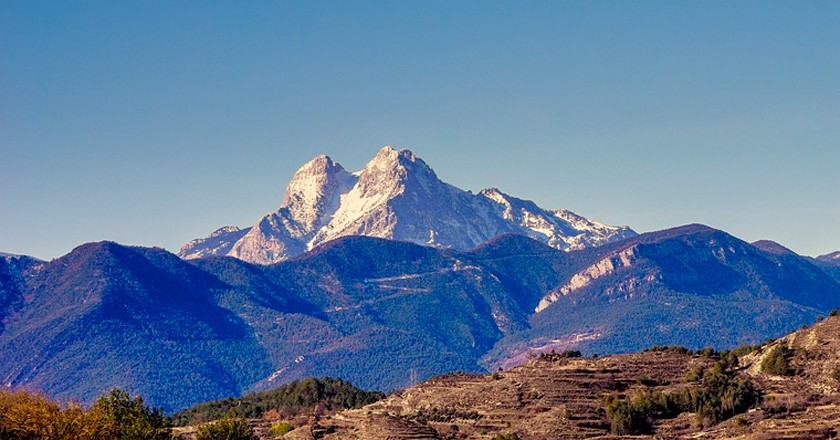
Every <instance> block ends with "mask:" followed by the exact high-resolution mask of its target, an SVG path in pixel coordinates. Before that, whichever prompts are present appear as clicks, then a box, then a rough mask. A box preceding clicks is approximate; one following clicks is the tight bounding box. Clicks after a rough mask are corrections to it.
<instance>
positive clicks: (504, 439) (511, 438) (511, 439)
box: [490, 432, 519, 440]
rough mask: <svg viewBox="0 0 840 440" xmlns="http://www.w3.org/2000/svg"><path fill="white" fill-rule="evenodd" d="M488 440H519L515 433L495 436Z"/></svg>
mask: <svg viewBox="0 0 840 440" xmlns="http://www.w3.org/2000/svg"><path fill="white" fill-rule="evenodd" d="M490 440H519V435H517V434H516V433H515V432H511V433H507V434H496V435H494V436H493V438H492V439H490Z"/></svg>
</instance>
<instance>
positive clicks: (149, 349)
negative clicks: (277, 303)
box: [0, 242, 271, 409]
mask: <svg viewBox="0 0 840 440" xmlns="http://www.w3.org/2000/svg"><path fill="white" fill-rule="evenodd" d="M16 282H17V283H18V285H19V286H20V287H19V292H20V293H19V296H18V299H17V301H16V307H14V310H13V312H12V313H8V314H7V316H6V319H5V321H4V323H5V329H4V330H3V332H2V334H0V347H2V349H0V378H2V383H3V384H4V385H6V386H10V387H17V386H25V387H27V388H30V389H33V388H34V389H39V390H44V391H46V392H48V393H50V394H52V395H55V396H59V397H63V398H64V397H68V398H69V397H72V398H74V399H79V400H81V401H84V402H88V403H89V402H91V401H92V400H93V399H95V398H96V397H98V396H99V394H100V393H102V392H103V391H107V390H109V389H111V388H113V387H122V388H124V389H127V390H129V391H131V392H140V393H142V394H143V395H144V396H147V399H148V400H149V401H150V402H154V403H155V404H157V405H163V406H164V407H165V408H167V409H172V408H175V407H180V406H183V405H186V404H189V403H192V402H194V401H195V400H196V399H201V400H204V399H212V398H219V397H222V396H228V395H234V394H238V393H240V392H241V385H240V384H242V383H251V382H254V381H256V380H258V379H260V378H262V377H264V376H265V375H267V374H269V373H270V371H271V370H270V368H269V365H268V364H267V362H266V355H265V351H264V349H263V348H262V347H261V346H260V345H259V342H258V341H257V339H256V337H255V335H254V333H253V331H251V330H250V328H249V327H248V326H247V324H246V323H245V322H244V321H243V319H242V318H241V317H240V316H237V315H236V314H234V313H233V312H231V311H230V310H227V309H224V308H223V307H220V306H219V304H218V303H217V298H216V294H217V292H218V291H219V290H220V289H222V288H223V287H224V285H223V284H222V283H221V282H220V281H218V280H217V279H216V278H215V277H213V276H212V275H210V274H207V273H205V272H203V271H201V270H199V269H197V268H195V267H194V266H192V265H190V264H187V263H185V262H184V261H183V260H181V259H180V258H178V257H177V256H175V255H173V254H170V253H168V252H166V251H164V250H162V249H145V248H129V247H125V246H120V245H117V244H115V243H110V242H101V243H89V244H85V245H82V246H80V247H78V248H76V249H74V250H73V251H72V252H71V253H70V254H68V255H66V256H64V257H61V258H59V259H56V260H53V261H51V262H46V263H43V264H40V265H38V266H37V267H36V270H29V271H26V272H25V273H24V274H22V276H18V278H17V280H16ZM183 384H187V386H186V387H185V386H183Z"/></svg>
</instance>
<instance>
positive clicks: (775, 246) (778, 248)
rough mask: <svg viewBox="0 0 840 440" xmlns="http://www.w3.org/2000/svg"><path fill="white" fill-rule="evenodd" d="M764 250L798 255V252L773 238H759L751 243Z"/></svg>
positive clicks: (779, 253) (774, 253)
mask: <svg viewBox="0 0 840 440" xmlns="http://www.w3.org/2000/svg"><path fill="white" fill-rule="evenodd" d="M750 244H751V245H753V246H755V247H756V248H758V249H761V250H762V251H764V252H769V253H771V254H773V255H796V252H794V251H792V250H790V249H788V248H786V247H784V246H782V245H781V244H779V243H776V242H775V241H772V240H758V241H754V242H752V243H750Z"/></svg>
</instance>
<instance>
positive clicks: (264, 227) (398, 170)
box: [179, 147, 636, 264]
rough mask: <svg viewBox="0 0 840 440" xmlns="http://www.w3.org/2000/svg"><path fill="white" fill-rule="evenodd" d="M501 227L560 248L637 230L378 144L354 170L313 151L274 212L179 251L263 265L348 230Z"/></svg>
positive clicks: (463, 236) (446, 241) (495, 232)
mask: <svg viewBox="0 0 840 440" xmlns="http://www.w3.org/2000/svg"><path fill="white" fill-rule="evenodd" d="M506 233H520V234H525V235H528V236H529V237H531V238H534V239H536V240H538V241H541V242H543V243H546V244H548V245H549V246H551V247H553V248H556V249H561V250H576V249H583V248H587V247H592V246H597V245H600V244H604V243H608V242H611V241H615V240H619V239H622V238H626V237H630V236H634V235H636V234H635V232H633V230H631V229H630V228H628V227H626V226H621V227H616V226H608V225H604V224H601V223H598V222H594V221H590V220H587V219H586V218H584V217H581V216H579V215H577V214H575V213H573V212H571V211H568V210H564V209H556V210H547V209H543V208H540V207H539V206H537V205H536V204H535V203H533V202H531V201H528V200H522V199H518V198H515V197H512V196H509V195H507V194H505V193H503V192H501V191H499V190H498V189H496V188H491V189H485V190H483V191H481V192H479V193H478V194H473V193H472V192H469V191H464V190H461V189H458V188H456V187H454V186H452V185H450V184H447V183H445V182H443V181H441V180H440V179H439V178H438V176H437V175H436V174H435V172H434V171H433V170H432V169H431V168H430V167H429V166H428V165H427V164H426V163H425V162H424V161H423V160H422V159H420V158H419V157H417V156H415V155H414V153H412V152H411V151H409V150H395V149H393V148H391V147H384V148H382V149H381V150H380V151H379V152H378V153H377V154H376V156H375V157H374V158H373V159H372V160H371V161H370V162H368V163H367V164H366V165H365V167H364V168H363V169H362V170H360V171H356V172H353V173H350V172H347V171H346V170H345V169H344V168H343V167H342V166H341V165H340V164H338V163H336V162H334V161H333V160H332V159H330V158H329V157H328V156H324V155H322V156H318V157H316V158H315V159H313V160H311V161H310V162H308V163H306V164H305V165H303V166H302V167H301V168H300V169H299V170H298V171H297V172H296V173H295V174H294V176H293V177H292V179H291V181H290V182H289V184H288V186H287V187H286V193H285V196H284V197H283V201H282V203H281V204H280V208H279V209H278V210H276V211H273V212H270V213H268V214H266V215H265V216H263V217H262V218H261V219H259V220H258V221H257V222H256V223H255V224H254V225H253V226H251V227H249V228H244V229H243V228H239V227H236V226H225V227H222V228H219V229H218V230H216V231H215V232H213V233H212V234H210V236H208V237H206V238H201V239H196V240H193V241H190V242H189V243H187V244H185V245H184V246H183V247H182V248H181V251H180V252H179V255H180V256H181V257H183V258H187V259H193V258H202V257H207V256H211V255H228V256H232V257H236V258H239V259H241V260H244V261H248V262H252V263H259V264H271V263H276V262H279V261H283V260H286V259H289V258H291V257H294V256H297V255H300V254H302V253H303V252H305V251H307V250H311V249H313V248H314V247H316V246H317V245H319V244H322V243H326V242H328V241H330V240H334V239H336V238H338V237H344V236H348V235H364V236H369V237H379V238H388V239H393V240H401V241H409V242H412V243H417V244H422V245H426V246H434V247H440V248H452V249H456V250H467V249H471V248H473V247H475V246H477V245H479V244H481V243H483V242H485V241H487V240H489V239H491V238H493V237H496V236H499V235H502V234H506Z"/></svg>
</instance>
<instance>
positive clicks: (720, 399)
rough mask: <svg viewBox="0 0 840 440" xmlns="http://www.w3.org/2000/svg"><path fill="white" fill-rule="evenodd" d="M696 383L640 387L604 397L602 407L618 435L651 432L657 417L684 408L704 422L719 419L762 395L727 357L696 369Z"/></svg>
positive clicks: (665, 417)
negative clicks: (627, 395) (628, 394)
mask: <svg viewBox="0 0 840 440" xmlns="http://www.w3.org/2000/svg"><path fill="white" fill-rule="evenodd" d="M697 374H698V375H699V377H698V378H697V381H696V382H697V385H695V386H692V387H686V388H683V389H681V390H679V391H676V392H672V393H662V392H657V391H649V390H648V391H641V392H638V393H636V394H635V395H634V396H632V397H631V398H625V399H621V398H619V397H618V396H617V395H608V396H606V397H605V398H604V402H603V409H604V411H605V412H606V415H607V420H608V421H609V422H610V430H611V431H612V433H613V434H617V435H631V434H649V433H651V432H652V431H653V426H654V422H655V420H657V419H669V418H674V417H676V416H678V415H679V414H681V413H684V412H692V413H696V414H697V418H698V420H699V422H700V423H701V424H702V425H704V426H711V425H715V424H717V423H720V422H721V421H723V420H726V419H728V418H730V417H732V416H734V415H736V414H740V413H743V412H745V411H746V410H747V409H749V408H751V407H753V406H754V405H756V404H757V403H758V402H759V401H760V398H761V395H760V393H759V391H758V390H757V389H756V388H755V386H754V385H753V384H752V383H751V382H750V381H749V379H739V378H737V377H736V376H735V374H734V373H733V372H732V370H731V369H730V364H728V363H727V361H725V360H720V361H718V362H717V363H716V364H715V366H714V367H713V368H711V369H710V371H702V370H701V371H700V372H699V373H697Z"/></svg>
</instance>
